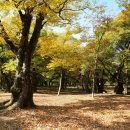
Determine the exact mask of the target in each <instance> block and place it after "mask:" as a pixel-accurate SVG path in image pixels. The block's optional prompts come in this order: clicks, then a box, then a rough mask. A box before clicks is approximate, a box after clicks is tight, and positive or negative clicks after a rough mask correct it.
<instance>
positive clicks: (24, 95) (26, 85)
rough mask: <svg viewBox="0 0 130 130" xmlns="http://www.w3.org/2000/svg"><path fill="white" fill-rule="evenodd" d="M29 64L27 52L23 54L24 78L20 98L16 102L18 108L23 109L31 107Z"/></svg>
mask: <svg viewBox="0 0 130 130" xmlns="http://www.w3.org/2000/svg"><path fill="white" fill-rule="evenodd" d="M30 64H31V56H30V55H29V53H28V51H27V52H26V53H25V70H24V74H23V76H24V78H23V87H22V92H21V94H20V97H19V99H18V101H17V103H18V106H19V107H20V108H25V107H33V106H35V105H34V102H33V88H32V85H31V75H30V72H31V71H30Z"/></svg>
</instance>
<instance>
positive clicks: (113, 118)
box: [0, 93, 130, 130]
mask: <svg viewBox="0 0 130 130" xmlns="http://www.w3.org/2000/svg"><path fill="white" fill-rule="evenodd" d="M5 99H9V94H8V93H0V102H2V101H3V100H5ZM34 101H35V103H36V104H37V105H38V107H37V108H36V109H29V110H15V111H10V110H8V109H7V110H3V111H0V130H130V96H123V95H106V94H102V95H96V97H95V98H94V99H92V98H91V95H85V94H84V95H60V96H57V95H54V94H34Z"/></svg>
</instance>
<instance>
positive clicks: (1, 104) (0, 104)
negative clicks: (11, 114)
mask: <svg viewBox="0 0 130 130" xmlns="http://www.w3.org/2000/svg"><path fill="white" fill-rule="evenodd" d="M9 101H10V100H6V101H4V102H1V103H0V106H3V105H5V104H6V103H8V102H9Z"/></svg>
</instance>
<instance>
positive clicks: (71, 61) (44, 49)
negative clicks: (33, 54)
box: [38, 30, 81, 95]
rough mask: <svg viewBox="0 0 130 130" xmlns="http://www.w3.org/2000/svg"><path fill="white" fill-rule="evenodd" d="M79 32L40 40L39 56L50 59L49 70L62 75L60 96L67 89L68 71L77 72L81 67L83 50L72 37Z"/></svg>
mask: <svg viewBox="0 0 130 130" xmlns="http://www.w3.org/2000/svg"><path fill="white" fill-rule="evenodd" d="M75 32H77V30H73V31H71V30H69V31H67V32H65V33H63V34H61V35H59V36H57V35H54V34H50V36H48V37H45V38H44V37H43V38H42V39H40V41H41V43H40V47H39V50H38V52H39V54H40V55H41V56H43V57H50V63H49V64H48V68H49V70H57V71H58V72H59V73H60V82H59V90H58V95H59V94H60V91H61V89H64V88H65V75H66V72H67V71H75V70H76V69H79V68H80V65H81V51H80V50H81V48H80V44H79V41H78V40H77V39H75V38H73V37H72V34H73V33H75Z"/></svg>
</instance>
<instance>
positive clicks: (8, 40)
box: [0, 20, 18, 54]
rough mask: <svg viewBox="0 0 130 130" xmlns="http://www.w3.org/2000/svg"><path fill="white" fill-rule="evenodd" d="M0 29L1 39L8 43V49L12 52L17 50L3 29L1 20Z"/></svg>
mask: <svg viewBox="0 0 130 130" xmlns="http://www.w3.org/2000/svg"><path fill="white" fill-rule="evenodd" d="M0 31H1V32H0V35H1V36H2V37H3V39H4V40H5V41H6V43H7V44H8V45H9V47H10V49H11V50H12V52H13V53H15V54H16V53H17V51H18V48H17V47H16V46H15V45H14V43H13V42H12V41H11V39H10V38H9V36H8V34H7V33H6V31H5V28H4V26H3V24H2V23H1V20H0Z"/></svg>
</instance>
